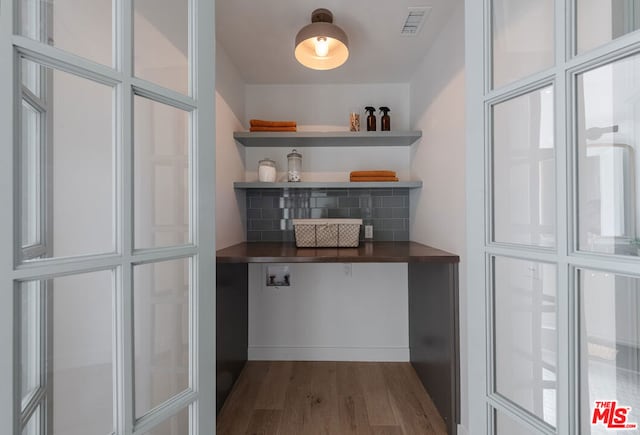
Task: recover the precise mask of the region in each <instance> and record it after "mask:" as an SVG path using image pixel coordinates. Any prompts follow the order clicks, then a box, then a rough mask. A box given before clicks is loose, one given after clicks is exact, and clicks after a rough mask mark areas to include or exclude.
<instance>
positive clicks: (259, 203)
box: [249, 197, 277, 209]
mask: <svg viewBox="0 0 640 435" xmlns="http://www.w3.org/2000/svg"><path fill="white" fill-rule="evenodd" d="M274 199H277V198H270V197H269V198H250V199H249V203H250V204H249V208H262V209H264V208H275V207H274Z"/></svg>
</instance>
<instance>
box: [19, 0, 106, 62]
mask: <svg viewBox="0 0 640 435" xmlns="http://www.w3.org/2000/svg"><path fill="white" fill-rule="evenodd" d="M20 3H21V5H20V6H21V7H20V13H21V18H20V25H21V26H20V32H21V34H22V35H23V36H26V37H28V38H31V39H35V40H36V41H40V42H43V43H45V44H49V45H53V46H54V47H58V48H61V49H63V50H66V51H69V52H71V53H73V54H76V55H78V56H82V57H84V58H86V59H89V60H92V61H94V62H98V63H102V64H105V65H112V64H113V59H114V55H113V48H112V46H113V44H112V40H113V34H112V31H113V30H112V29H113V4H112V2H111V0H82V1H76V0H20Z"/></svg>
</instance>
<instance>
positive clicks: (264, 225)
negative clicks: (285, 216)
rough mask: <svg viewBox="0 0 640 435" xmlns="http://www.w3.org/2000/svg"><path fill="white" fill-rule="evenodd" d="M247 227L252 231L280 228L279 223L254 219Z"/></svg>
mask: <svg viewBox="0 0 640 435" xmlns="http://www.w3.org/2000/svg"><path fill="white" fill-rule="evenodd" d="M247 226H248V228H249V229H250V230H252V231H264V230H275V229H278V228H279V227H280V222H279V221H274V220H271V219H269V220H267V219H256V220H250V221H249V222H248V225H247Z"/></svg>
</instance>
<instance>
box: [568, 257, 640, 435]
mask: <svg viewBox="0 0 640 435" xmlns="http://www.w3.org/2000/svg"><path fill="white" fill-rule="evenodd" d="M578 292H579V300H580V319H579V324H580V337H579V338H580V373H581V376H582V377H581V379H580V381H581V382H580V385H581V388H580V405H581V407H580V410H581V413H580V415H581V417H580V421H581V433H582V434H584V435H587V434H605V433H611V430H609V429H608V428H607V427H606V426H605V425H604V422H599V423H598V424H596V425H593V424H592V416H593V410H594V408H595V402H596V401H611V400H615V401H617V406H618V407H624V406H630V407H631V410H630V411H629V413H628V414H627V422H628V423H638V424H640V318H639V317H638V313H640V278H635V277H629V276H624V275H619V274H615V273H608V272H601V271H595V270H588V269H583V270H579V271H578Z"/></svg>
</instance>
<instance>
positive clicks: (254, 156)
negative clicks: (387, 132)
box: [245, 83, 409, 181]
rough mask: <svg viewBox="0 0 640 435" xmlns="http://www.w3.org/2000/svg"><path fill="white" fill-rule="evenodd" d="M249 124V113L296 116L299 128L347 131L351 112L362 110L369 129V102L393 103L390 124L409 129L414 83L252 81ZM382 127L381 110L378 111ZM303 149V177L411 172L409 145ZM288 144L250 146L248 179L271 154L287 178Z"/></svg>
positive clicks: (343, 178) (257, 116)
mask: <svg viewBox="0 0 640 435" xmlns="http://www.w3.org/2000/svg"><path fill="white" fill-rule="evenodd" d="M246 92H247V93H246V104H245V108H246V116H245V126H246V127H247V128H248V126H249V120H250V119H268V120H292V121H296V122H297V123H298V131H305V130H306V131H309V130H313V131H348V130H349V113H350V112H358V113H360V126H361V130H363V131H364V130H366V113H365V111H364V107H365V106H373V107H376V108H378V107H380V106H388V107H390V108H391V114H390V116H391V129H392V130H408V129H409V85H408V84H407V83H379V84H339V85H248V86H247V87H246ZM376 122H377V128H378V130H379V129H380V113H379V112H376ZM298 151H300V152H301V153H302V157H303V158H302V164H303V181H348V180H349V172H351V171H354V170H366V169H390V170H394V171H396V172H397V173H398V175H399V177H400V179H401V180H407V179H408V178H409V150H408V148H407V147H346V148H342V147H340V148H334V147H326V148H325V147H321V148H311V147H309V148H302V149H298ZM290 152H291V149H289V148H277V147H266V148H247V150H246V163H247V166H246V174H245V180H246V181H255V180H257V178H258V175H257V168H258V162H259V161H260V160H261V159H263V158H265V157H269V158H271V159H273V160H275V162H276V166H277V169H278V174H279V177H280V178H283V177H284V176H285V174H286V169H287V158H286V155H287V154H288V153H290Z"/></svg>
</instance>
